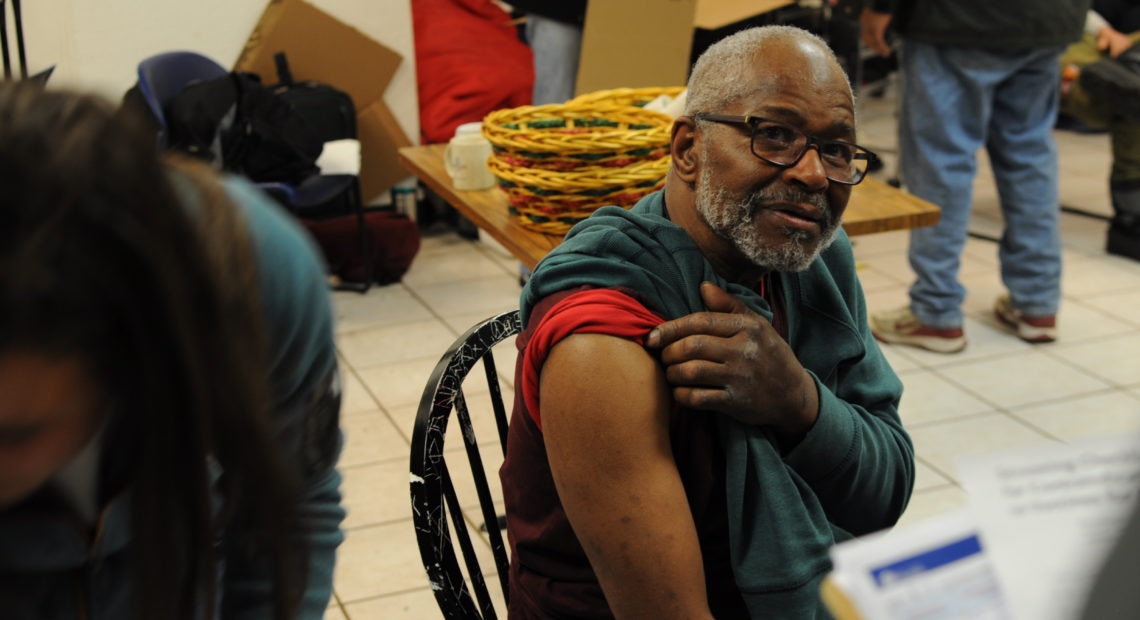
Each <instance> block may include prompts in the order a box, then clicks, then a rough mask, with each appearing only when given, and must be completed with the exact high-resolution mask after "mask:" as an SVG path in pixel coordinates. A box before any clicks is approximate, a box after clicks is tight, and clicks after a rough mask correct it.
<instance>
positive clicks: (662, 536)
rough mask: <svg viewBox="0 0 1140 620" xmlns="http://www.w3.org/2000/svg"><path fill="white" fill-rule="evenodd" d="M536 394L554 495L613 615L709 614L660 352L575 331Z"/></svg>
mask: <svg viewBox="0 0 1140 620" xmlns="http://www.w3.org/2000/svg"><path fill="white" fill-rule="evenodd" d="M539 394H540V402H541V410H542V432H543V438H544V441H545V443H546V450H547V455H548V458H549V462H550V470H551V473H552V474H553V478H554V482H555V486H556V487H557V489H558V496H559V498H560V499H561V501H562V504H563V508H564V509H565V511H566V516H567V518H568V519H569V521H570V524H571V525H572V526H573V528H574V533H575V535H576V536H577V537H578V539H579V541H580V542H581V544H582V548H583V549H584V550H585V551H586V555H587V556H588V557H589V559H590V564H591V566H592V567H593V569H594V572H595V573H596V575H597V577H598V581H599V583H600V584H601V586H602V590H603V591H604V592H605V595H606V601H607V602H608V604H609V605H610V608H611V611H612V612H613V613H614V615H615V617H617V618H627V617H644V618H655V619H658V620H664V619H667V618H678V619H680V618H685V619H691V618H711V617H712V616H711V614H710V612H709V608H708V602H707V600H706V594H705V581H704V566H703V563H702V561H701V552H700V546H699V543H698V540H697V533H696V526H695V525H694V523H693V519H692V515H691V511H690V509H689V504H688V500H687V498H686V495H685V489H684V487H683V486H682V484H681V478H680V475H679V473H678V471H677V465H676V462H675V461H674V458H673V453H672V448H671V445H670V439H669V416H670V408H671V403H670V399H669V394H668V388H667V386H666V384H665V377H664V373H663V372H662V370H661V368H660V366H659V365H658V364H657V362H656V361H655V360H654V359H653V358H652V357H651V356H650V355H649V353H648V352H647V351H646V350H645V349H644V348H642V347H641V346H640V345H639V344H637V343H635V342H633V341H630V340H626V339H624V338H618V337H614V336H608V335H600V334H577V335H571V336H569V337H567V338H565V339H563V340H562V341H560V342H559V343H558V344H557V345H555V346H554V348H553V349H552V350H551V352H550V354H549V356H548V357H547V358H546V361H545V364H544V365H543V367H542V372H541V375H540V383H539Z"/></svg>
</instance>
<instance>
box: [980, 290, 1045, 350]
mask: <svg viewBox="0 0 1140 620" xmlns="http://www.w3.org/2000/svg"><path fill="white" fill-rule="evenodd" d="M994 316H995V317H997V320H999V321H1001V322H1002V324H1003V325H1005V326H1006V327H1008V328H1010V329H1012V330H1013V331H1014V332H1015V333H1016V334H1017V337H1018V338H1021V339H1022V340H1024V341H1026V342H1033V343H1040V342H1053V341H1054V340H1056V339H1057V317H1056V316H1055V315H1053V316H1026V315H1024V314H1022V313H1021V311H1020V310H1018V309H1017V308H1014V307H1013V301H1012V300H1011V299H1010V298H1009V295H1002V296H1001V297H998V298H997V301H996V302H994Z"/></svg>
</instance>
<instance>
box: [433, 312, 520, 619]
mask: <svg viewBox="0 0 1140 620" xmlns="http://www.w3.org/2000/svg"><path fill="white" fill-rule="evenodd" d="M519 329H520V327H519V314H518V311H517V310H512V311H509V312H504V313H502V314H499V315H497V316H494V317H491V318H489V319H487V320H485V321H482V322H480V323H479V324H477V325H475V326H474V327H472V328H471V329H470V330H468V331H467V333H465V334H463V335H462V336H460V337H459V339H458V340H456V341H455V343H454V344H452V346H451V347H450V348H449V349H448V351H447V352H446V353H444V355H443V357H442V358H441V359H440V360H439V363H438V364H437V365H436V367H435V370H433V371H432V374H431V378H430V379H429V380H428V383H427V387H426V388H425V389H424V393H423V397H422V398H421V399H420V406H419V410H418V411H417V413H416V423H415V428H414V429H413V431H412V455H411V491H412V521H413V523H414V525H415V529H416V538H417V542H418V543H419V547H420V556H421V558H422V559H423V563H424V568H425V570H426V571H427V575H428V579H429V581H430V582H431V587H432V590H433V591H434V592H435V597H436V601H437V602H438V603H439V607H440V609H441V610H442V611H443V616H444V617H445V618H480V619H481V618H496V617H498V615H497V614H496V612H495V608H494V601H493V600H492V597H491V592H490V591H489V590H488V586H487V582H486V579H485V576H484V575H485V573H486V572H487V571H489V570H491V569H493V570H494V571H495V572H497V575H498V581H499V586H500V587H501V588H502V593H503V600H504V601H505V600H507V594H508V593H507V571H508V566H509V558H508V553H507V548H506V545H505V544H504V541H503V533H502V530H501V527H502V518H501V517H500V516H498V514H497V511H496V507H495V498H494V497H493V496H492V492H491V486H490V484H489V482H488V477H487V474H486V472H487V470H486V469H485V467H484V463H483V458H482V456H481V455H480V453H479V448H480V444H479V441H480V438H479V437H477V436H476V426H477V425H476V424H473V422H472V420H473V414H474V415H475V416H476V417H477V416H478V414H479V413H483V412H484V411H485V408H484V409H483V410H476V409H475V408H474V407H473V406H472V403H473V402H474V401H475V400H476V399H480V400H482V401H489V404H490V410H491V412H490V413H491V414H492V415H493V417H494V430H495V431H496V432H497V435H498V446H499V448H500V451H499V453H498V454H495V455H494V460H493V461H488V462H489V463H491V464H492V467H493V469H492V470H491V471H492V472H494V471H496V470H497V468H498V465H499V463H501V460H502V456H503V454H505V452H506V442H507V410H506V407H505V406H504V404H503V392H502V389H501V386H500V380H501V375H500V374H499V370H498V369H497V368H496V366H495V358H494V356H493V355H492V354H491V352H492V349H494V347H495V346H496V345H498V344H500V343H502V342H503V341H505V340H507V339H509V338H510V337H511V336H513V335H515V334H517V333H518V332H519ZM504 348H505V347H504ZM512 352H513V348H512ZM512 359H513V357H512ZM480 363H481V364H482V366H483V373H482V377H479V373H474V374H472V371H473V370H474V369H475V367H476V366H477V365H479V364H480ZM504 370H505V371H506V373H507V376H513V371H514V367H513V365H511V366H510V367H508V368H505V369H504ZM469 375H470V376H469ZM484 387H485V388H486V390H487V392H486V393H484V392H483V388H484ZM453 419H454V422H456V423H457V424H458V425H459V427H458V428H455V427H452V429H451V430H452V433H451V435H450V437H453V438H454V439H455V440H460V441H462V442H463V444H464V447H465V451H464V453H460V452H459V451H455V450H452V451H449V452H448V453H447V454H445V452H444V444H445V439H446V438H447V437H448V436H449V435H448V434H447V431H448V423H449V422H451V421H453ZM483 441H487V438H483ZM484 447H486V444H484ZM464 456H465V457H466V458H464ZM449 459H450V460H451V465H452V466H454V468H452V467H449V462H448V461H449ZM464 461H465V462H464ZM453 473H454V474H455V475H454V476H453ZM468 473H470V477H471V478H472V480H473V484H472V485H469V486H473V487H474V492H473V494H472V492H471V491H470V489H469V488H468V489H464V488H463V485H461V484H457V480H458V479H464V480H465V479H466V477H467V475H468ZM457 488H458V489H459V490H460V491H461V492H462V491H464V490H467V491H468V493H467V495H466V496H464V495H463V494H462V493H457ZM472 495H474V497H477V498H478V506H479V509H480V510H479V516H478V517H477V518H475V519H474V520H473V521H471V524H472V525H475V524H477V523H479V522H480V521H481V525H478V529H479V530H481V531H483V532H485V533H486V535H487V538H488V540H489V543H490V548H491V555H492V556H493V558H494V560H493V564H494V566H493V567H487V568H484V567H483V566H480V562H479V558H478V555H484V556H485V555H486V554H485V553H482V554H480V553H479V551H480V550H479V549H477V546H480V545H483V541H482V540H479V539H478V538H476V539H475V540H474V541H473V540H472V536H471V534H470V533H469V529H468V523H469V522H468V521H467V520H466V519H465V516H464V513H463V510H462V508H463V507H465V506H470V505H472V504H465V503H464V501H463V499H462V498H463V497H467V498H468V499H470V498H471V497H472ZM477 536H478V535H477ZM457 548H458V550H459V554H458V555H457V553H456V549H457ZM460 560H462V564H461V562H460ZM472 592H474V598H472ZM500 613H502V615H503V616H504V617H505V615H506V613H505V610H501V611H500Z"/></svg>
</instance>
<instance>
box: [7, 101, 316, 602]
mask: <svg viewBox="0 0 1140 620" xmlns="http://www.w3.org/2000/svg"><path fill="white" fill-rule="evenodd" d="M0 195H2V196H3V198H2V199H0V222H2V224H0V352H3V351H12V350H30V351H36V352H45V353H51V354H60V355H77V356H79V357H81V358H82V359H85V360H86V361H87V362H88V363H89V366H90V367H91V368H93V369H95V373H96V375H97V376H96V379H97V380H98V382H99V384H100V386H101V387H102V389H103V391H104V393H105V394H106V396H107V397H108V400H109V404H110V406H111V407H112V408H113V412H114V413H113V416H112V421H111V423H110V426H109V427H108V431H107V444H106V449H105V451H104V452H105V454H104V469H103V472H102V474H101V488H100V490H99V493H100V498H101V500H104V499H106V498H108V497H111V496H114V495H117V494H118V493H120V492H123V491H126V490H129V492H130V494H131V505H132V514H131V517H132V545H131V549H132V551H131V552H132V554H133V556H132V562H133V574H134V582H133V592H134V596H135V600H136V604H135V616H136V617H138V618H171V619H176V620H191V619H193V618H197V617H202V616H206V617H213V610H214V606H215V605H216V604H217V603H218V601H219V600H220V597H222V596H223V593H221V592H218V591H217V582H216V579H217V577H216V575H217V571H218V562H219V560H220V559H221V558H222V557H223V556H226V557H228V556H230V555H231V554H232V553H235V545H242V547H243V548H244V549H252V550H253V551H252V552H249V553H247V555H252V556H255V558H254V561H256V562H259V563H264V564H265V565H267V566H270V567H272V574H273V577H274V608H275V609H276V612H277V613H276V616H277V618H279V619H282V620H283V619H285V618H289V617H292V616H293V614H294V611H295V609H296V605H297V603H298V600H299V598H298V595H299V592H300V591H301V589H302V587H301V586H302V584H303V577H304V576H303V572H302V569H301V566H302V558H301V557H299V554H297V553H296V552H295V551H294V550H293V547H294V545H291V544H290V540H291V539H292V538H293V537H295V536H296V535H297V530H296V526H297V517H296V508H295V507H296V501H297V491H296V483H295V481H294V480H293V479H292V477H291V476H290V474H289V473H288V472H289V471H290V470H288V469H287V468H286V467H285V466H284V465H283V459H282V458H281V456H280V455H279V454H278V453H277V450H276V449H275V447H274V446H273V444H272V439H271V437H270V434H269V431H268V427H267V407H268V405H267V403H268V397H267V395H268V386H267V372H266V370H265V367H264V364H263V360H262V357H263V342H262V336H261V328H260V324H259V322H258V315H257V311H258V305H257V298H256V294H255V291H256V286H255V282H256V279H255V265H254V261H253V258H252V252H251V250H250V244H249V241H248V238H247V235H246V231H245V228H244V221H243V220H242V219H241V218H240V217H239V215H238V214H237V213H236V210H235V209H234V208H233V206H232V205H230V204H229V203H228V201H226V200H225V197H224V194H223V193H222V191H221V189H220V188H219V186H218V184H217V182H216V179H214V178H213V175H212V173H210V172H209V171H204V170H202V169H201V168H197V167H195V166H193V165H190V164H183V163H177V164H174V165H168V164H166V163H164V162H163V161H162V160H161V159H160V157H159V154H158V152H157V150H156V147H155V136H154V134H153V133H152V132H150V131H148V130H147V129H146V128H145V127H144V126H141V125H139V124H137V123H135V122H134V121H133V119H131V118H129V117H127V116H125V115H123V114H119V113H117V111H116V110H115V108H113V107H112V106H111V105H110V104H108V103H106V102H104V101H102V100H100V99H98V98H94V97H89V96H84V95H78V94H74V93H62V92H44V91H42V90H40V89H39V88H37V87H34V86H31V85H28V84H26V83H12V82H9V83H5V84H0ZM212 462H216V464H218V465H220V466H221V470H222V471H223V472H224V474H223V477H222V484H221V486H220V487H218V489H217V490H220V491H221V494H222V498H221V499H222V502H221V505H222V506H224V507H225V510H224V511H223V513H222V514H221V515H217V514H214V508H215V506H214V504H215V502H214V501H212V499H211V492H212V491H213V490H215V489H214V488H213V487H212V486H211V480H212V478H211V463H212ZM228 528H239V529H240V530H241V531H243V532H249V533H250V535H249V536H248V537H247V538H246V539H245V540H242V541H233V540H231V539H227V538H226V537H224V532H223V530H224V529H228ZM231 531H232V530H231ZM231 538H232V537H231ZM300 555H303V554H300Z"/></svg>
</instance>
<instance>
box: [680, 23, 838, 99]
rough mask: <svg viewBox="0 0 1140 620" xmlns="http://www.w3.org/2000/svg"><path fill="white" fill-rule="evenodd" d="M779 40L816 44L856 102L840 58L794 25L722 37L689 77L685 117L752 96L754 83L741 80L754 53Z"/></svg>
mask: <svg viewBox="0 0 1140 620" xmlns="http://www.w3.org/2000/svg"><path fill="white" fill-rule="evenodd" d="M778 41H810V42H812V43H815V44H817V45H818V46H819V47H820V48H821V49H823V50H824V51H825V53H826V54H827V57H828V59H830V61H831V62H832V63H834V65H835V69H836V71H838V72H839V73H840V74H842V75H844V76H845V77H844V83H845V84H847V91H848V94H849V95H851V101H852V102H854V101H855V94H854V92H853V91H852V90H851V83H850V82H849V81H848V80H847V79H846V73H844V71H843V68H842V66H841V65H840V64H839V59H838V58H836V57H835V52H833V51H831V48H830V47H828V45H827V43H826V42H825V41H824V40H823V39H821V38H819V37H818V36H816V35H815V34H812V33H811V32H808V31H807V30H803V29H802V28H796V27H794V26H760V27H757V28H749V29H747V30H741V31H740V32H737V33H735V34H732V35H730V36H728V37H725V38H723V39H721V40H720V41H717V42H716V43H714V44H713V45H712V46H710V47H709V48H708V49H707V50H705V52H704V53H703V54H701V57H700V58H698V59H697V62H696V64H694V65H693V72H692V73H691V74H690V75H689V87H688V94H687V95H686V102H685V114H687V115H692V114H696V113H700V112H706V113H707V112H718V111H720V110H722V109H724V108H726V107H728V106H729V105H731V104H732V103H733V102H735V101H739V100H740V99H743V98H744V97H747V96H748V95H751V94H752V92H751V91H750V89H752V88H753V86H754V84H753V82H752V81H751V80H745V79H741V78H742V77H743V76H746V75H748V71H749V65H751V64H752V63H753V61H754V58H755V56H754V55H755V53H756V50H757V49H759V48H760V47H761V46H763V45H764V44H766V43H770V42H778Z"/></svg>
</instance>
